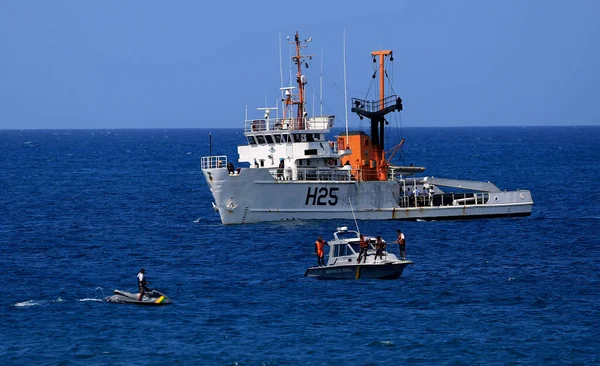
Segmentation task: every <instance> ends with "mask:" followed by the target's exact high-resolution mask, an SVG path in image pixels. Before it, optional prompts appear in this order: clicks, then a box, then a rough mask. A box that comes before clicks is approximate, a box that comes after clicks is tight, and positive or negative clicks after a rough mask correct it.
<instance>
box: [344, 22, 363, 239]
mask: <svg viewBox="0 0 600 366" xmlns="http://www.w3.org/2000/svg"><path fill="white" fill-rule="evenodd" d="M347 89H348V88H347V87H346V28H344V111H345V112H346V143H348V141H349V137H348V91H347ZM350 205H352V202H350ZM352 214H353V215H354V211H352ZM355 221H356V219H355ZM356 227H357V229H358V225H356ZM359 233H360V231H359Z"/></svg>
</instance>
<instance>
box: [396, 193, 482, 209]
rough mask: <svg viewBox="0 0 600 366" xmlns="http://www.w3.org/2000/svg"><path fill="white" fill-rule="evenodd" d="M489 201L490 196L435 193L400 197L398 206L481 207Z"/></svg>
mask: <svg viewBox="0 0 600 366" xmlns="http://www.w3.org/2000/svg"><path fill="white" fill-rule="evenodd" d="M489 199H490V194H489V193H487V192H483V193H437V194H428V195H414V194H410V195H402V196H401V197H400V200H399V202H398V204H399V205H400V207H427V206H436V207H439V206H463V205H483V204H486V203H487V202H488V201H489Z"/></svg>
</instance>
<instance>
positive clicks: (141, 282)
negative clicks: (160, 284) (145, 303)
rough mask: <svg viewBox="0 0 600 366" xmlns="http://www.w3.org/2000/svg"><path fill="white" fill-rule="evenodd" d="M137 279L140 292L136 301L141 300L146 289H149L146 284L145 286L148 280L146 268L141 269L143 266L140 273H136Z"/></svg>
mask: <svg viewBox="0 0 600 366" xmlns="http://www.w3.org/2000/svg"><path fill="white" fill-rule="evenodd" d="M137 280H138V288H139V289H140V294H139V295H138V301H142V297H143V296H144V294H145V293H146V291H150V289H149V288H148V286H146V285H147V284H148V281H147V280H146V270H145V269H143V268H142V269H140V273H138V275H137Z"/></svg>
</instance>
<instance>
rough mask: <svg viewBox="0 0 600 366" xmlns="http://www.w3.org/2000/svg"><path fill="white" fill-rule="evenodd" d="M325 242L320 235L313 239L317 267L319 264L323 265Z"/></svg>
mask: <svg viewBox="0 0 600 366" xmlns="http://www.w3.org/2000/svg"><path fill="white" fill-rule="evenodd" d="M326 243H327V242H326V241H325V240H323V238H321V236H320V235H319V237H318V238H317V241H315V253H316V254H317V261H318V262H319V267H321V266H325V258H324V256H325V250H324V249H325V244H326Z"/></svg>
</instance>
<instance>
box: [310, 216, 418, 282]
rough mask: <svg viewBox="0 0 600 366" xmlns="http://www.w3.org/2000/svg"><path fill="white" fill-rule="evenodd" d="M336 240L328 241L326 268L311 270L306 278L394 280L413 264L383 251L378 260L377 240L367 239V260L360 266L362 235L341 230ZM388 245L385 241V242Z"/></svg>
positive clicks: (352, 231)
mask: <svg viewBox="0 0 600 366" xmlns="http://www.w3.org/2000/svg"><path fill="white" fill-rule="evenodd" d="M333 238H334V239H333V240H331V241H329V242H327V245H328V246H329V259H328V261H327V265H325V266H323V267H310V268H309V269H307V270H306V273H304V277H315V278H317V279H321V280H351V279H360V278H371V279H380V280H393V279H396V278H398V277H400V275H402V271H404V269H405V268H406V267H407V266H408V265H409V264H413V262H412V261H409V260H406V259H399V258H398V257H397V256H396V255H395V254H394V253H390V252H389V251H385V250H384V251H383V257H382V258H380V259H378V260H375V252H376V249H375V247H374V245H375V243H376V241H375V238H373V237H371V238H369V237H365V240H366V241H367V243H368V245H369V249H368V251H367V259H366V261H364V259H363V261H364V262H363V263H360V264H359V263H358V255H359V253H360V247H359V242H360V233H359V232H358V231H354V230H348V228H347V227H345V226H344V227H340V228H338V229H337V231H336V232H335V233H334V234H333ZM384 243H385V240H384Z"/></svg>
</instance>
